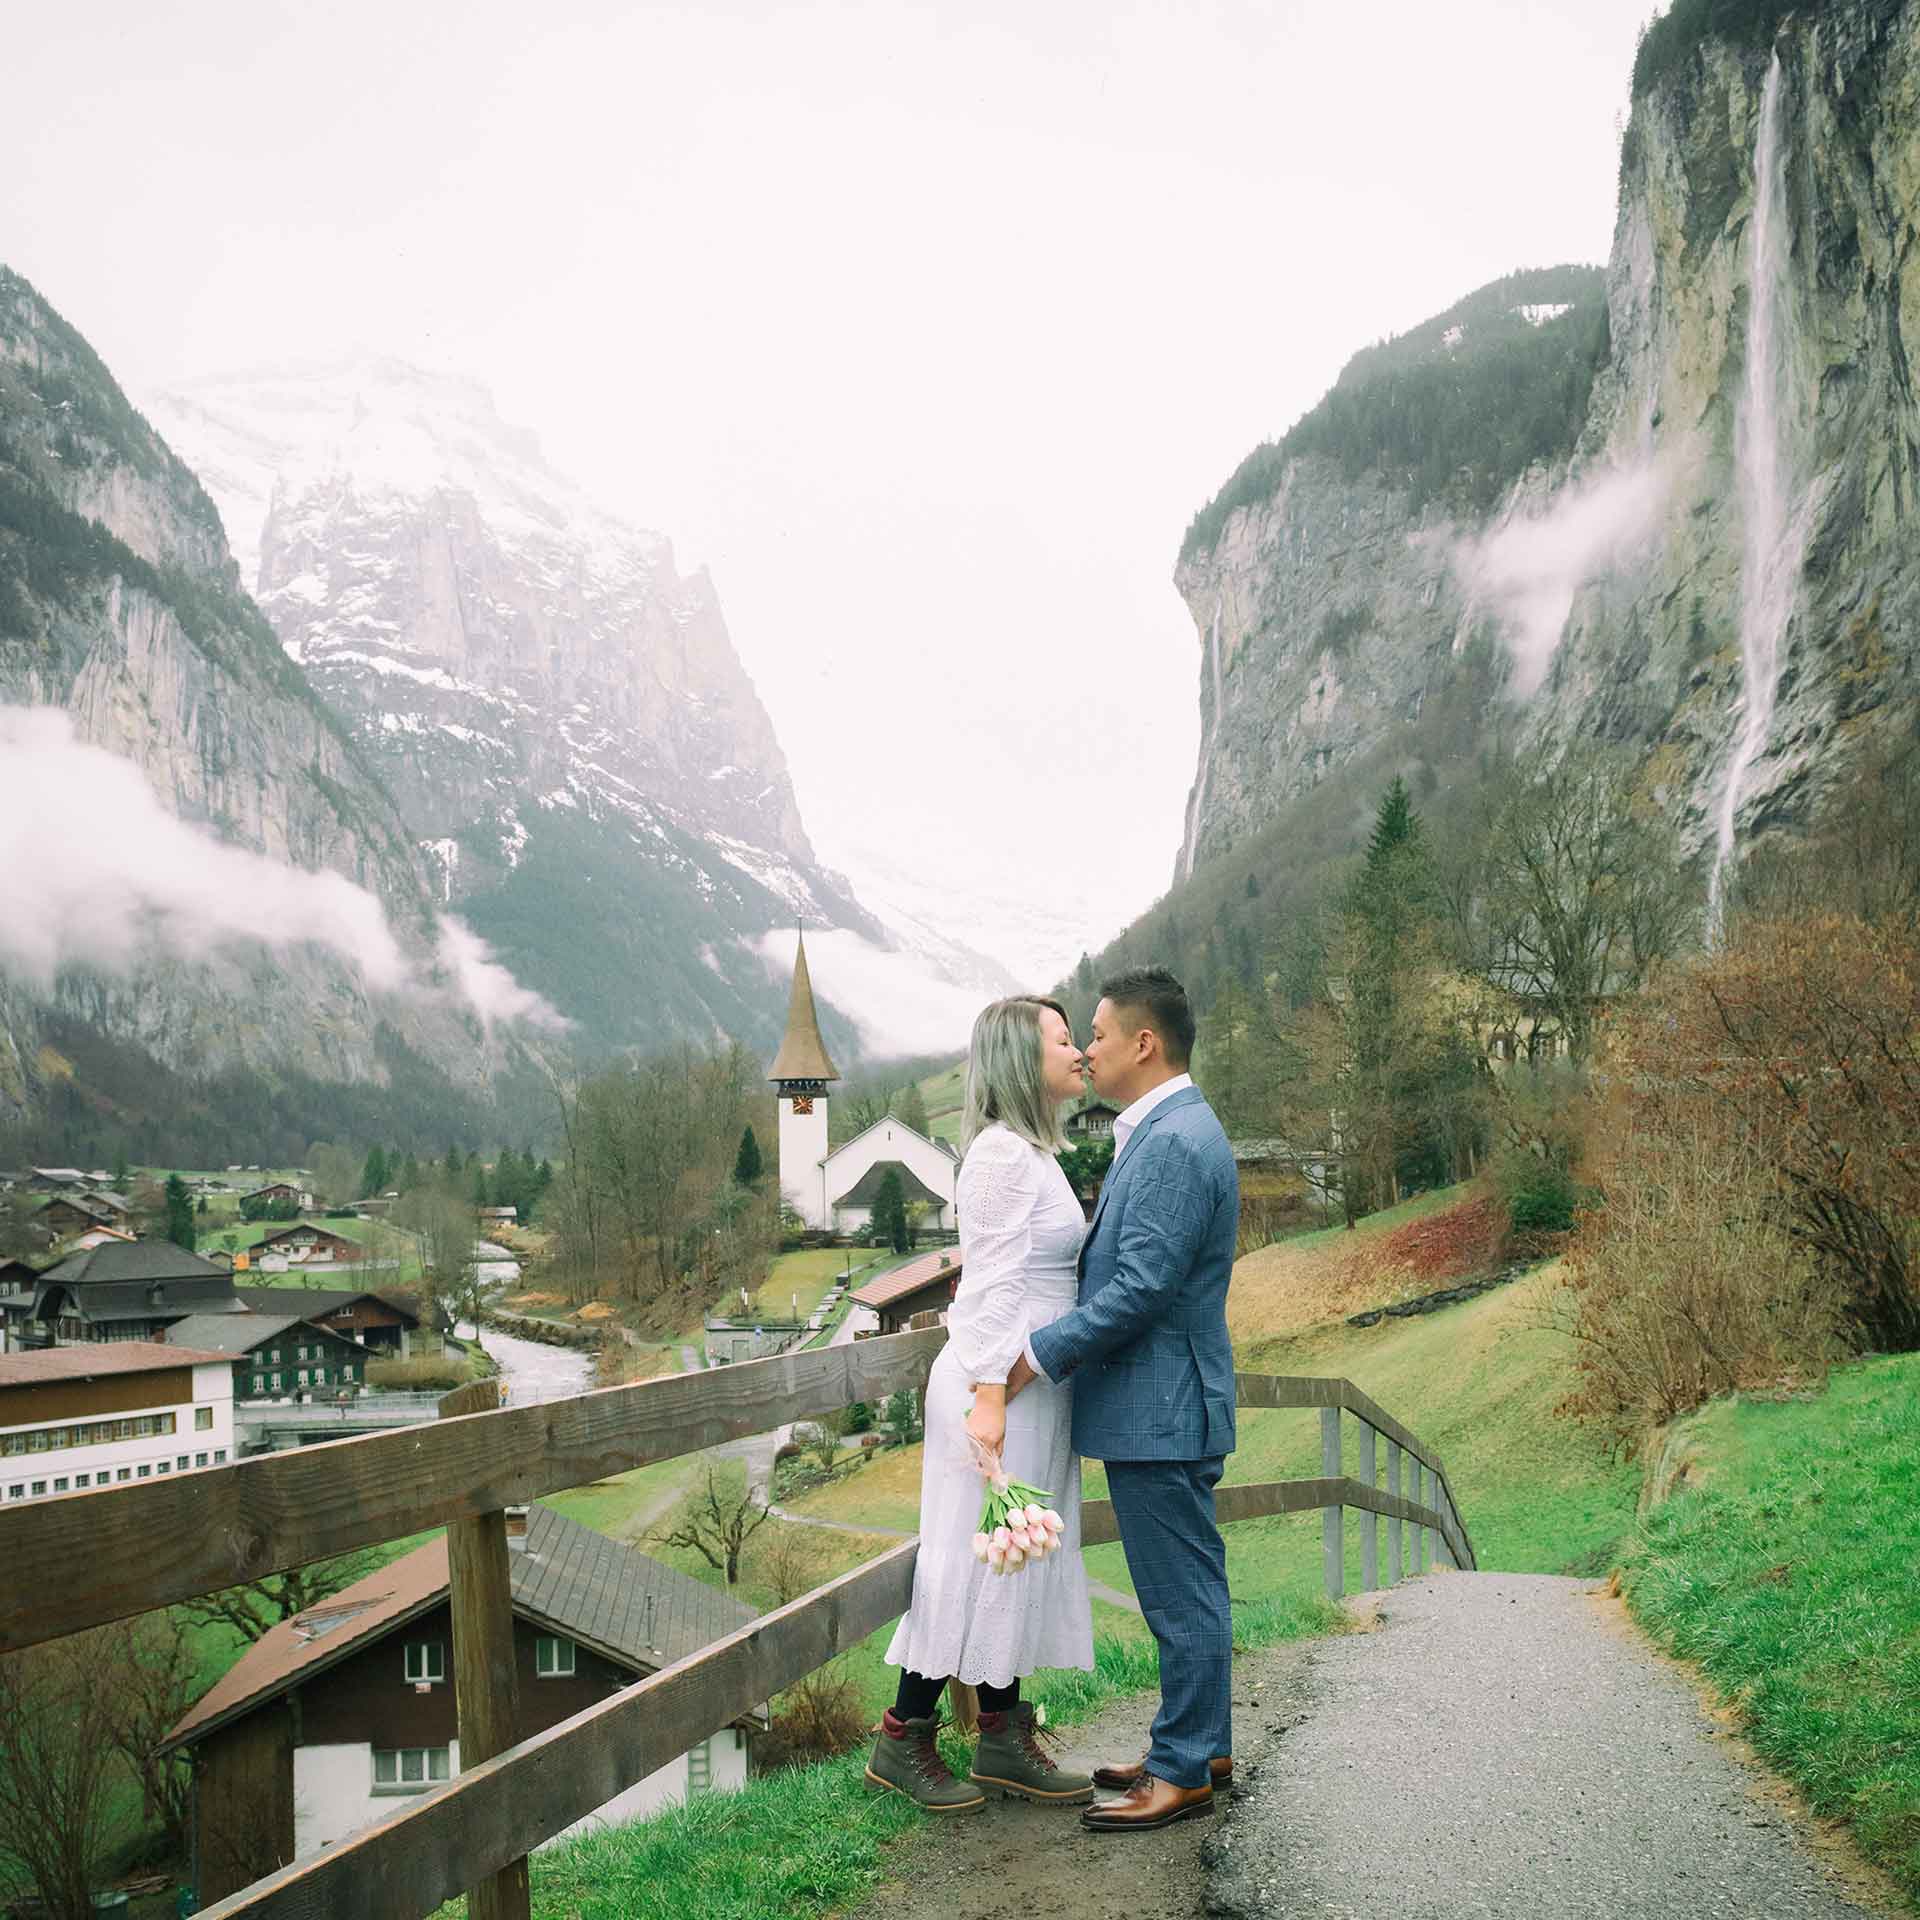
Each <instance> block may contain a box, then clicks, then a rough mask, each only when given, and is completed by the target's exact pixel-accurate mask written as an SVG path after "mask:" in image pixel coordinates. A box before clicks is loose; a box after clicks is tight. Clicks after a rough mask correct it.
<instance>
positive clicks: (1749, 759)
mask: <svg viewBox="0 0 1920 1920" xmlns="http://www.w3.org/2000/svg"><path fill="white" fill-rule="evenodd" d="M1780 88H1781V71H1780V56H1779V54H1778V53H1776V54H1775V55H1774V56H1773V60H1772V63H1771V64H1770V65H1769V66H1768V68H1767V80H1766V85H1765V87H1764V88H1763V90H1762V92H1761V95H1760V128H1759V132H1758V134H1757V136H1756V138H1755V140H1754V148H1753V218H1752V221H1751V223H1750V225H1749V227H1748V229H1747V231H1748V235H1749V241H1750V244H1749V247H1748V257H1747V280H1748V284H1747V367H1746V381H1745V390H1744V392H1743V394H1742V396H1741V406H1740V414H1739V419H1738V421H1737V423H1736V426H1735V433H1734V466H1735V475H1736V479H1737V482H1738V493H1739V499H1740V511H1741V517H1742V522H1743V539H1742V544H1741V553H1740V674H1741V683H1742V692H1743V699H1742V707H1741V717H1740V730H1739V733H1738V735H1737V736H1736V739H1735V742H1734V748H1733V753H1732V756H1731V758H1730V759H1729V760H1728V762H1727V771H1726V776H1725V779H1724V781H1723V783H1722V785H1721V789H1720V819H1719V832H1718V835H1717V838H1716V840H1715V844H1714V853H1713V872H1712V876H1711V878H1710V879H1709V881H1708V883H1707V926H1708V932H1709V935H1710V937H1716V938H1717V936H1718V934H1719V932H1720V925H1721V918H1722V915H1723V913H1724V911H1725V890H1726V871H1727V867H1728V864H1729V863H1730V862H1731V860H1732V858H1733V851H1734V842H1735V838H1736V834H1737V821H1738V816H1739V812H1740V802H1741V800H1742V799H1743V798H1744V797H1745V792H1746V783H1747V776H1748V774H1749V773H1750V772H1751V771H1752V769H1753V764H1754V762H1755V761H1756V760H1758V759H1759V757H1760V756H1761V754H1762V753H1764V752H1765V751H1766V747H1767V741H1768V738H1769V736H1770V734H1771V733H1772V730H1773V709H1774V698H1775V695H1776V694H1777V693H1778V691H1779V687H1780V668H1781V654H1782V651H1783V647H1784V642H1785V640H1786V632H1787V622H1788V621H1789V620H1790V619H1791V618H1792V615H1793V602H1794V596H1795V593H1796V592H1797V590H1798V588H1799V584H1800V561H1801V555H1802V552H1803V550H1804V547H1805V543H1806V531H1807V518H1808V511H1809V507H1810V504H1811V502H1810V500H1809V501H1803V503H1802V505H1801V507H1800V509H1799V510H1798V511H1797V512H1796V511H1795V509H1794V502H1793V493H1794V475H1793V459H1792V451H1791V449H1790V447H1789V446H1788V444H1787V434H1788V430H1789V428H1790V425H1791V422H1790V420H1789V418H1788V417H1787V416H1788V414H1789V411H1790V389H1791V384H1792V369H1791V366H1790V363H1789V359H1788V340H1787V317H1788V316H1787V312H1786V306H1787V253H1788V247H1789V244H1790V238H1791V236H1790V235H1789V233H1788V230H1787V196H1786V159H1785V152H1784V142H1783V140H1782V138H1781V126H1780V121H1781V113H1780Z"/></svg>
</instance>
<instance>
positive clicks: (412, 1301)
mask: <svg viewBox="0 0 1920 1920" xmlns="http://www.w3.org/2000/svg"><path fill="white" fill-rule="evenodd" d="M226 1277H227V1278H228V1279H229V1280H231V1278H232V1275H230V1274H229V1275H227V1276H226ZM234 1292H235V1293H236V1294H238V1295H239V1296H240V1302H241V1304H242V1305H243V1306H244V1307H246V1308H247V1310H248V1311H249V1312H251V1313H290V1314H292V1315H293V1316H294V1318H295V1319H296V1320H319V1319H321V1318H323V1317H324V1316H325V1315H327V1314H329V1313H333V1312H335V1311H336V1310H337V1309H339V1308H341V1307H348V1306H351V1305H352V1304H353V1303H354V1301H356V1300H378V1301H379V1302H380V1303H381V1304H382V1305H383V1306H389V1307H392V1308H393V1309H394V1310H395V1311H396V1312H398V1313H404V1314H407V1315H409V1316H411V1318H412V1319H413V1320H414V1321H416V1322H418V1321H419V1319H420V1318H421V1313H420V1302H419V1300H418V1299H417V1298H416V1297H415V1296H414V1295H413V1294H410V1293H404V1292H399V1291H396V1290H393V1289H390V1288H387V1287H235V1288H234Z"/></svg>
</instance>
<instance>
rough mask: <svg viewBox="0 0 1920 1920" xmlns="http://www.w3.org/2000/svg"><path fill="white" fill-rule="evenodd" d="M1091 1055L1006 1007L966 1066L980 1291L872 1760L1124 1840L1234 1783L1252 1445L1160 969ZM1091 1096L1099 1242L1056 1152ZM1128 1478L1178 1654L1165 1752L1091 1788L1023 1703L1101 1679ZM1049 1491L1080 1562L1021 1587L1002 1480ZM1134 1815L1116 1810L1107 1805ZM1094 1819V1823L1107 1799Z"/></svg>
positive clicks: (973, 1238)
mask: <svg viewBox="0 0 1920 1920" xmlns="http://www.w3.org/2000/svg"><path fill="white" fill-rule="evenodd" d="M1100 994H1101V998H1100V1003H1099V1005H1098V1006H1097V1007H1096V1008H1095V1009H1094V1014H1093V1024H1092V1030H1091V1033H1090V1034H1089V1036H1088V1039H1087V1046H1086V1051H1085V1052H1084V1053H1082V1051H1081V1050H1080V1048H1079V1047H1078V1046H1077V1045H1076V1044H1075V1041H1074V1036H1073V1030H1072V1027H1071V1025H1070V1024H1069V1022H1068V1019H1067V1014H1066V1010H1065V1009H1064V1008H1063V1007H1062V1006H1060V1005H1059V1003H1058V1002H1057V1001H1053V1000H1046V999H1041V998H1038V997H1016V998H1013V999H1007V1000H996V1001H995V1002H994V1003H993V1004H992V1005H991V1006H990V1007H988V1008H986V1009H985V1010H984V1011H983V1012H982V1013H981V1015H980V1017H979V1018H978V1019H977V1020H976V1021H975V1022H974V1026H973V1039H972V1044H971V1046H970V1048H969V1051H968V1055H967V1090H966V1105H965V1110H964V1116H963V1120H962V1126H961V1148H962V1152H963V1154H964V1158H963V1160H962V1163H961V1167H960V1179H959V1190H958V1196H957V1197H958V1205H959V1214H960V1254H961V1260H962V1263H963V1265H962V1271H961V1276H960V1284H959V1288H958V1291H957V1292H956V1294H955V1296H954V1301H953V1306H952V1308H951V1310H950V1311H949V1313H948V1315H947V1333H948V1338H947V1344H946V1346H945V1347H944V1348H942V1349H941V1352H940V1356H939V1358H938V1359H937V1360H936V1361H935V1362H934V1365H933V1372H932V1375H931V1377H930V1378H929V1380H928V1383H927V1392H926V1454H925V1467H924V1471H923V1476H922V1480H921V1490H920V1552H919V1557H918V1559H917V1561H916V1563H915V1567H914V1576H913V1603H912V1605H911V1607H910V1608H909V1610H908V1611H907V1613H906V1615H905V1616H904V1617H903V1618H902V1620H901V1622H900V1625H899V1629H898V1631H897V1632H896V1633H895V1634H894V1636H893V1643H892V1645H891V1646H890V1647H889V1648H888V1650H887V1660H888V1662H889V1663H890V1664H891V1665H894V1666H897V1667H899V1669H900V1688H899V1694H898V1697H897V1698H896V1700H895V1702H894V1705H893V1707H892V1708H891V1709H890V1710H889V1711H888V1712H887V1714H886V1715H885V1717H884V1719H883V1720H882V1723H881V1727H880V1732H879V1735H878V1737H877V1738H876V1740H875V1742H874V1749H873V1756H872V1758H871V1760H870V1761H869V1762H868V1764H867V1779H868V1781H869V1782H870V1783H871V1784H872V1785H874V1786H875V1787H880V1788H887V1789H891V1790H893V1791H896V1792H899V1793H904V1794H905V1795H906V1796H907V1797H908V1798H909V1799H911V1800H913V1801H914V1802H915V1803H916V1804H917V1805H919V1806H921V1807H923V1808H925V1809H926V1810H927V1811H928V1812H929V1813H978V1812H979V1811H980V1810H981V1809H982V1808H983V1807H984V1806H985V1805H986V1794H985V1792H984V1791H983V1789H987V1788H997V1789H999V1790H1000V1791H1002V1792H1003V1793H1010V1794H1018V1795H1022V1796H1024V1797H1025V1798H1026V1799H1028V1800H1034V1801H1039V1802H1042V1803H1045V1804H1052V1805H1057V1806H1079V1807H1081V1808H1082V1809H1083V1811H1082V1812H1081V1815H1080V1819H1081V1823H1082V1824H1083V1825H1085V1826H1087V1827H1091V1828H1094V1829H1097V1830H1099V1831H1102V1832H1116V1833H1119V1832H1129V1831H1135V1830H1143V1829H1147V1828H1152V1827H1162V1826H1166V1825H1167V1824H1168V1823H1169V1822H1171V1821H1175V1820H1184V1819H1187V1818H1189V1817H1191V1816H1193V1815H1196V1814H1210V1813H1211V1812H1212V1811H1213V1790H1214V1787H1215V1785H1216V1783H1223V1782H1225V1781H1226V1780H1227V1779H1228V1778H1230V1776H1231V1774H1232V1771H1233V1761H1232V1759H1231V1757H1230V1756H1231V1754H1232V1751H1233V1741H1232V1728H1231V1715H1232V1708H1231V1702H1230V1699H1229V1689H1230V1686H1231V1659H1232V1651H1233V1625H1232V1620H1231V1618H1230V1616H1229V1613H1228V1607H1227V1562H1226V1549H1225V1546H1224V1545H1223V1544H1222V1542H1221V1539H1220V1529H1219V1526H1218V1525H1217V1524H1216V1522H1215V1519H1214V1507H1213V1490H1214V1487H1215V1485H1216V1484H1217V1483H1218V1481H1219V1479H1220V1474H1221V1471H1222V1469H1223V1468H1224V1466H1225V1464H1226V1456H1227V1455H1228V1454H1229V1453H1231V1452H1232V1451H1233V1445H1234V1416H1233V1409H1234V1383H1233V1349H1232V1346H1231V1344H1230V1342H1229V1341H1228V1338H1227V1318H1226V1299H1227V1282H1228V1280H1229V1279H1230V1277H1231V1275H1232V1270H1233V1253H1234V1244H1235V1239H1236V1235H1237V1233H1238V1230H1239V1220H1240V1185H1239V1179H1238V1176H1237V1175H1236V1173H1235V1171H1234V1163H1233V1154H1232V1151H1231V1150H1230V1149H1229V1147H1228V1145H1227V1136H1226V1134H1225V1133H1224V1132H1223V1131H1222V1129H1221V1126H1220V1122H1219V1121H1218V1120H1217V1119H1216V1118H1215V1117H1214V1113H1213V1109H1212V1108H1211V1107H1210V1106H1208V1105H1207V1102H1206V1099H1205V1097H1204V1096H1203V1095H1202V1094H1201V1092H1200V1090H1199V1088H1198V1087H1196V1086H1195V1085H1194V1084H1193V1081H1192V1079H1191V1077H1190V1076H1189V1074H1188V1072H1187V1064H1188V1061H1189V1060H1190V1059H1191V1058H1192V1054H1193V1041H1194V1021H1193V1013H1192V1010H1191V1008H1190V1007H1189V1006H1188V1004H1187V996H1186V993H1185V991H1184V990H1183V989H1182V987H1181V985H1180V983H1179V981H1177V980H1176V979H1175V978H1174V977H1173V975H1172V974H1171V973H1169V972H1168V971H1167V970H1166V969H1165V968H1164V967H1142V968H1136V969H1134V970H1133V971H1131V972H1127V973H1122V974H1117V975H1116V976H1115V977H1114V978H1112V979H1110V980H1107V981H1105V982H1103V983H1102V986H1101V989H1100ZM1088 1081H1091V1083H1092V1086H1093V1091H1094V1092H1095V1093H1096V1094H1097V1095H1098V1096H1099V1097H1100V1098H1101V1099H1102V1100H1104V1101H1106V1102H1107V1103H1109V1104H1110V1105H1112V1106H1115V1107H1117V1108H1119V1109H1120V1113H1119V1117H1118V1118H1117V1119H1116V1120H1115V1121H1114V1123H1113V1146H1114V1154H1113V1165H1112V1167H1111V1169H1110V1170H1109V1172H1108V1174H1107V1179H1106V1184H1105V1186H1104V1187H1103V1188H1102V1189H1101V1193H1100V1201H1099V1205H1098V1206H1097V1208H1096V1209H1095V1211H1094V1215H1093V1220H1092V1222H1091V1224H1089V1223H1088V1222H1087V1221H1086V1219H1085V1218H1084V1216H1083V1213H1082V1209H1081V1206H1080V1202H1079V1201H1078V1200H1077V1199H1076V1197H1075V1195H1074V1192H1073V1188H1072V1187H1071V1186H1070V1185H1069V1183H1068V1181H1067V1177H1066V1174H1065V1173H1064V1172H1063V1171H1062V1170H1061V1167H1060V1163H1059V1162H1058V1160H1056V1159H1055V1157H1054V1156H1055V1155H1056V1154H1057V1153H1058V1152H1059V1151H1061V1149H1062V1148H1063V1147H1064V1146H1065V1144H1066V1141H1065V1137H1064V1135H1063V1134H1062V1132H1061V1115H1062V1111H1063V1110H1064V1109H1065V1108H1067V1107H1069V1106H1071V1105H1072V1104H1073V1103H1074V1102H1075V1101H1076V1100H1078V1099H1079V1098H1080V1096H1081V1093H1082V1092H1083V1090H1084V1088H1085V1086H1086V1084H1087V1082H1088ZM1083 1454H1084V1455H1086V1456H1088V1457H1089V1458H1092V1459H1096V1460H1100V1461H1103V1462H1105V1464H1106V1470H1107V1487H1108V1491H1109V1492H1110V1493H1111V1495H1112V1497H1113V1511H1114V1518H1115V1519H1116V1521H1117V1522H1118V1524H1119V1530H1120V1539H1121V1544H1122V1545H1123V1547H1124V1548H1125V1550H1126V1556H1127V1571H1128V1573H1129V1575H1130V1576H1131V1578H1132V1581H1133V1587H1134V1592H1135V1594H1136V1596H1137V1597H1138V1599H1139V1602H1140V1608H1141V1611H1142V1613H1143V1614H1144V1615H1145V1616H1146V1621H1147V1625H1148V1626H1149V1627H1150V1628H1151V1629H1152V1631H1153V1637H1154V1640H1155V1641H1156V1642H1157V1643H1158V1646H1159V1649H1160V1710H1159V1713H1158V1714H1157V1715H1156V1716H1155V1719H1154V1722H1153V1732H1152V1736H1151V1743H1150V1745H1149V1746H1148V1748H1147V1752H1146V1754H1145V1757H1144V1758H1143V1759H1141V1760H1137V1761H1131V1760H1130V1761H1127V1762H1124V1763H1117V1764H1114V1765H1111V1766H1103V1767H1100V1768H1098V1769H1097V1770H1096V1771H1095V1772H1094V1773H1092V1774H1091V1775H1088V1774H1082V1773H1073V1772H1069V1771H1068V1770H1067V1769H1065V1768H1063V1767H1062V1766H1060V1765H1059V1764H1058V1762H1057V1761H1056V1760H1055V1759H1054V1758H1053V1756H1052V1754H1051V1753H1050V1752H1049V1751H1048V1745H1047V1742H1048V1741H1049V1739H1050V1738H1051V1736H1050V1735H1048V1734H1047V1733H1046V1732H1045V1729H1044V1727H1043V1726H1042V1725H1041V1724H1040V1723H1039V1722H1038V1721H1037V1720H1036V1716H1035V1711H1034V1706H1033V1703H1032V1702H1031V1701H1028V1700H1022V1699H1021V1697H1020V1683H1021V1682H1022V1680H1024V1679H1026V1678H1028V1677H1029V1676H1030V1675H1031V1674H1032V1673H1033V1672H1034V1671H1035V1669H1036V1668H1039V1667H1081V1668H1086V1669H1089V1670H1090V1669H1091V1668H1092V1666H1093V1615H1092V1608H1091V1603H1090V1602H1089V1600H1088V1598H1087V1576H1086V1569H1085V1567H1084V1566H1083V1565H1082V1563H1081V1559H1080V1457H1081V1456H1082V1455H1083ZM983 1460H984V1461H985V1462H987V1463H988V1466H989V1469H991V1468H992V1467H993V1466H995V1465H997V1466H998V1468H999V1470H1000V1471H1001V1472H1003V1473H1004V1474H1005V1475H1006V1476H1008V1477H1009V1478H1010V1479H1013V1480H1016V1481H1024V1482H1026V1483H1027V1484H1028V1485H1030V1486H1033V1487H1038V1488H1043V1489H1045V1490H1046V1492H1047V1494H1048V1496H1049V1498H1050V1500H1051V1502H1052V1505H1053V1506H1054V1508H1055V1509H1056V1510H1057V1511H1058V1512H1059V1514H1060V1516H1061V1519H1062V1522H1063V1526H1062V1531H1061V1544H1062V1545H1063V1546H1064V1547H1065V1548H1066V1551H1065V1552H1063V1553H1056V1554H1048V1555H1045V1556H1044V1557H1042V1558H1039V1559H1037V1560H1035V1559H1030V1560H1029V1561H1028V1562H1027V1564H1026V1565H1024V1566H1022V1567H1020V1568H1019V1569H1018V1570H1017V1571H1016V1572H1013V1573H1010V1574H1002V1573H997V1572H996V1571H994V1570H993V1569H991V1568H990V1567H989V1566H988V1565H986V1564H984V1563H983V1562H982V1561H981V1560H979V1559H978V1558H976V1556H975V1550H974V1544H973V1540H974V1532H975V1529H976V1528H977V1526H978V1525H979V1518H980V1510H981V1505H982V1500H983V1496H984V1491H985V1482H984V1480H983V1474H982V1467H981V1462H982V1461H983ZM953 1681H957V1682H959V1683H961V1684H962V1685H966V1686H971V1687H973V1688H975V1689H976V1690H977V1692H978V1695H979V1702H980V1713H979V1722H980V1741H979V1746H978V1748H977V1749H976V1751H975V1754H974V1759H973V1765H972V1767H971V1769H970V1770H969V1775H968V1778H967V1779H965V1780H960V1779H956V1778H955V1777H954V1775H953V1774H952V1772H951V1771H950V1770H949V1769H948V1767H947V1765H946V1762H945V1761H944V1760H943V1759H942V1758H941V1756H940V1752H939V1748H938V1746H937V1744H936V1734H937V1732H938V1728H939V1719H938V1714H937V1711H936V1709H937V1707H938V1704H939V1700H940V1695H941V1693H942V1691H943V1690H944V1689H945V1688H946V1687H947V1685H948V1684H949V1682H953ZM1096 1787H1102V1788H1106V1789H1109V1790H1110V1793H1111V1797H1109V1798H1106V1799H1100V1800H1095V1799H1094V1789H1095V1788H1096ZM1089 1802H1091V1803H1092V1804H1088V1803H1089Z"/></svg>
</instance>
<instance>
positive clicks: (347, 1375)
mask: <svg viewBox="0 0 1920 1920" xmlns="http://www.w3.org/2000/svg"><path fill="white" fill-rule="evenodd" d="M340 1378H341V1379H342V1380H351V1379H352V1378H353V1362H352V1361H351V1360H343V1361H341V1363H340Z"/></svg>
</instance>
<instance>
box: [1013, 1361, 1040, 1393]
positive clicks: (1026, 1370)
mask: <svg viewBox="0 0 1920 1920" xmlns="http://www.w3.org/2000/svg"><path fill="white" fill-rule="evenodd" d="M1039 1378H1040V1376H1039V1375H1038V1374H1037V1373H1035V1372H1034V1370H1033V1369H1032V1368H1031V1367H1030V1366H1028V1365H1027V1356H1026V1355H1025V1354H1024V1353H1023V1354H1021V1355H1019V1356H1018V1358H1016V1359H1015V1361H1014V1363H1013V1368H1012V1370H1011V1371H1010V1372H1009V1373H1008V1375H1007V1398H1008V1399H1009V1400H1011V1399H1012V1398H1013V1396H1014V1395H1015V1394H1016V1393H1018V1392H1019V1391H1020V1389H1021V1388H1022V1387H1025V1386H1029V1385H1031V1384H1032V1383H1033V1382H1034V1381H1035V1380H1038V1379H1039Z"/></svg>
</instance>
